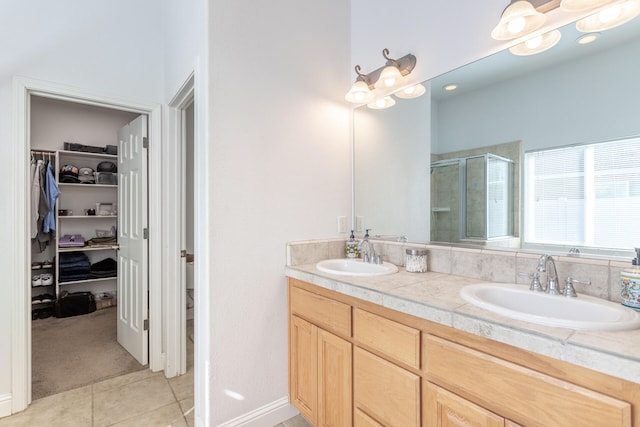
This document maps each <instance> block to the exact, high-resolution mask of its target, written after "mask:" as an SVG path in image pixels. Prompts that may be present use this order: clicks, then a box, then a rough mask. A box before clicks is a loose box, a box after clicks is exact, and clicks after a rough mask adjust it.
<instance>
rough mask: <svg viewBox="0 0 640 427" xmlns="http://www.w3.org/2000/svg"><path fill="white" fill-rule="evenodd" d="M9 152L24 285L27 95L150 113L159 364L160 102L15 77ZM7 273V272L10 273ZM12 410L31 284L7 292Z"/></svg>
mask: <svg viewBox="0 0 640 427" xmlns="http://www.w3.org/2000/svg"><path fill="white" fill-rule="evenodd" d="M12 90H13V93H12V97H13V103H12V112H11V116H12V117H11V123H12V141H13V144H12V155H11V159H12V162H13V164H14V165H15V168H16V172H17V179H16V182H17V184H18V186H19V188H20V190H19V191H16V192H15V199H14V206H15V209H16V218H17V222H16V224H15V230H16V234H15V236H16V239H15V242H13V244H14V245H15V249H16V251H15V258H14V264H13V265H15V275H13V277H15V278H16V282H15V283H16V284H20V283H22V284H26V283H27V281H28V277H29V275H30V266H31V251H30V245H29V244H28V242H29V241H30V239H29V222H28V221H27V218H28V212H29V197H28V194H29V174H28V169H29V166H28V161H29V150H30V148H31V147H30V130H29V124H30V114H31V111H30V110H31V109H30V98H29V97H30V95H38V96H43V97H47V98H53V99H58V100H63V101H69V102H75V103H78V104H86V105H93V106H99V107H105V108H113V109H118V110H123V111H130V112H134V113H139V114H146V115H147V116H148V117H149V122H148V126H149V129H148V131H149V141H150V145H151V147H154V144H155V145H156V147H157V148H151V149H149V151H148V153H149V162H148V164H149V168H148V177H149V193H148V203H149V230H150V231H151V232H150V233H149V266H148V268H149V368H150V369H151V370H152V371H159V370H162V368H163V362H162V360H163V355H162V287H161V282H162V278H161V266H160V262H161V256H160V255H161V254H160V252H161V249H160V248H161V247H162V242H161V240H162V233H161V225H162V222H161V194H162V191H161V190H162V189H161V173H160V172H161V169H160V168H158V167H153V166H154V165H159V164H160V161H161V157H162V156H161V141H162V129H161V111H162V107H161V106H160V105H159V104H151V103H148V104H145V103H140V102H135V101H128V100H122V99H117V98H112V97H108V96H104V95H99V94H96V93H92V92H89V91H85V90H82V89H78V88H75V87H70V86H65V85H60V84H56V83H51V82H46V81H42V80H36V79H31V78H26V77H14V79H13V85H12ZM9 276H10V277H11V276H12V275H9ZM10 306H11V310H12V313H11V319H12V325H11V355H12V361H11V368H12V372H13V376H12V380H11V395H12V396H11V408H12V413H16V412H19V411H22V410H24V409H25V408H26V407H27V406H28V405H29V404H30V403H31V288H30V287H29V286H26V285H25V286H23V287H21V286H13V287H12V293H11V305H10Z"/></svg>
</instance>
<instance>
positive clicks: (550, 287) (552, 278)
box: [538, 254, 562, 295]
mask: <svg viewBox="0 0 640 427" xmlns="http://www.w3.org/2000/svg"><path fill="white" fill-rule="evenodd" d="M538 271H539V272H540V273H545V272H546V273H547V287H546V291H545V292H546V293H548V294H549V295H561V294H562V291H561V290H560V288H559V285H558V270H556V263H555V261H554V260H553V258H552V257H551V255H547V254H544V255H542V256H540V259H539V260H538Z"/></svg>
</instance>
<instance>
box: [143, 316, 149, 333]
mask: <svg viewBox="0 0 640 427" xmlns="http://www.w3.org/2000/svg"><path fill="white" fill-rule="evenodd" d="M142 328H143V330H145V331H148V330H149V319H144V322H142Z"/></svg>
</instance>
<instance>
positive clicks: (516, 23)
mask: <svg viewBox="0 0 640 427" xmlns="http://www.w3.org/2000/svg"><path fill="white" fill-rule="evenodd" d="M526 23H527V20H526V19H524V18H523V17H522V16H520V17H518V18H515V19H512V20H511V21H509V23H508V24H507V28H508V29H509V32H510V33H511V34H518V33H519V32H520V31H522V30H523V29H524V26H525V24H526Z"/></svg>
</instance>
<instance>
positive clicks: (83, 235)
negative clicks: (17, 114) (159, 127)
mask: <svg viewBox="0 0 640 427" xmlns="http://www.w3.org/2000/svg"><path fill="white" fill-rule="evenodd" d="M28 120H29V135H30V137H29V144H30V153H31V170H32V171H35V172H36V173H34V174H33V176H32V177H31V184H32V189H34V188H35V189H36V190H43V191H42V192H45V193H48V194H49V195H50V196H51V200H47V198H44V199H45V203H44V204H43V203H42V202H41V200H40V198H37V199H35V200H34V199H33V198H32V200H30V202H31V209H30V212H32V213H34V212H37V213H38V215H36V216H35V217H36V218H38V220H36V221H33V222H32V223H31V227H30V228H31V237H32V239H31V251H30V252H31V260H30V261H31V263H30V265H31V271H32V273H31V281H30V283H31V287H30V289H31V302H32V322H31V337H32V339H31V364H32V375H31V386H32V399H34V400H35V399H39V398H42V397H46V396H49V395H52V394H57V393H59V392H62V391H66V390H70V389H73V388H77V387H81V386H84V385H88V384H92V383H95V382H97V381H100V380H102V379H105V378H109V377H114V376H119V375H123V374H127V373H131V372H134V371H136V370H141V369H143V368H144V366H145V365H147V363H148V356H147V354H148V353H147V349H148V337H147V333H146V331H144V330H143V329H142V328H141V327H139V328H137V329H139V330H138V331H135V330H134V331H131V332H130V330H131V328H129V327H128V326H129V325H128V324H126V323H129V322H130V321H131V320H133V319H135V318H136V317H137V316H135V314H138V313H137V310H138V309H139V308H141V309H142V310H144V311H145V312H144V313H140V316H139V317H142V318H146V308H147V307H146V304H145V301H142V304H138V305H140V306H141V307H139V308H138V307H133V306H134V305H136V304H132V301H137V300H139V299H140V295H134V294H133V293H132V292H130V289H131V288H132V285H135V284H142V283H144V285H143V286H144V288H145V289H146V287H147V282H146V271H145V269H146V259H143V258H146V247H139V248H138V250H135V251H133V250H132V248H133V247H134V245H132V241H133V242H134V243H135V239H132V236H131V235H130V234H131V233H129V232H128V231H129V230H135V229H137V228H142V227H144V226H146V213H145V212H146V208H147V206H146V202H147V197H146V194H147V192H146V179H136V180H135V181H136V182H137V187H140V188H136V189H135V190H136V191H131V188H130V187H131V184H130V183H131V182H132V181H134V180H133V179H128V177H129V176H130V175H131V176H132V177H138V178H140V177H141V175H142V178H145V177H146V170H147V167H146V153H140V152H138V154H137V155H136V156H135V157H136V158H137V159H138V160H137V161H136V164H139V163H142V162H143V161H144V162H145V163H144V165H142V166H141V167H137V169H139V170H140V172H141V173H140V174H138V175H134V173H133V172H132V171H131V172H128V171H127V166H128V163H127V162H125V160H127V159H128V158H129V157H131V156H130V155H129V152H134V150H131V149H129V150H126V148H130V147H128V144H130V140H131V141H135V138H138V139H140V138H142V137H143V135H146V132H147V125H146V120H147V116H146V115H139V114H137V113H134V112H128V111H121V110H117V109H110V108H104V107H101V106H94V105H87V104H80V103H77V102H70V101H66V100H59V99H54V98H49V97H44V96H38V95H31V97H30V100H29V117H28ZM131 130H135V132H133V133H135V138H132V137H130V135H131V134H132V132H131ZM123 132H124V133H123ZM119 134H121V135H120V137H119ZM119 154H120V156H119ZM128 169H132V167H130V166H129V167H128ZM37 172H41V173H40V175H42V177H40V176H39V175H38V173H37ZM45 172H46V173H45ZM38 193H40V191H38ZM122 194H141V195H142V197H138V198H137V200H127V201H123V198H122V197H121V196H122ZM53 196H55V197H53ZM36 206H38V207H39V208H40V209H37V208H36ZM32 218H34V216H32ZM43 218H44V219H45V220H44V221H43ZM133 219H136V220H137V221H138V222H139V224H132V220H133ZM118 231H120V232H119V233H118ZM34 236H35V238H34ZM140 244H144V245H145V246H146V242H141V243H139V244H138V245H139V246H140ZM131 260H132V261H133V262H135V263H137V264H138V265H143V266H144V269H138V274H137V275H132V274H131V268H127V266H128V265H130V264H131ZM119 273H120V274H119ZM136 279H137V280H136ZM123 285H125V286H126V288H127V289H123ZM118 296H120V297H121V298H120V303H121V304H118V299H119V298H118ZM144 296H145V297H146V291H145V292H144ZM130 313H132V314H134V315H131V314H130ZM116 331H117V333H116ZM143 335H144V336H143Z"/></svg>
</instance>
